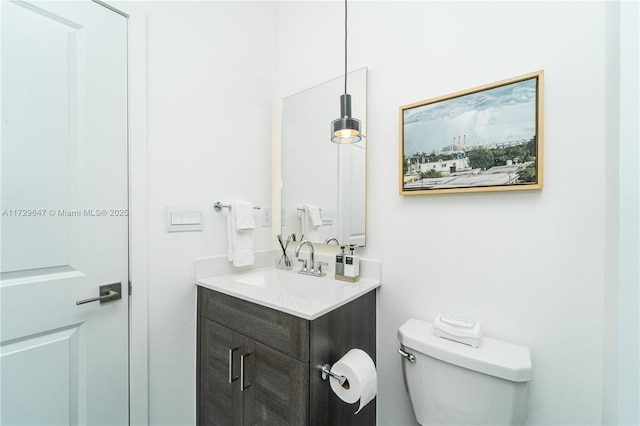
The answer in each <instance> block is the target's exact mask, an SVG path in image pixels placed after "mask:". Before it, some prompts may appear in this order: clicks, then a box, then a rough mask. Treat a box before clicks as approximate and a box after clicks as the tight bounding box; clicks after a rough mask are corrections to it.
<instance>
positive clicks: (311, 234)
mask: <svg viewBox="0 0 640 426" xmlns="http://www.w3.org/2000/svg"><path fill="white" fill-rule="evenodd" d="M309 205H310V204H305V205H303V206H302V210H300V211H299V216H300V224H301V228H302V229H301V232H302V234H304V239H305V240H309V241H319V240H320V233H319V230H318V227H317V226H314V225H313V223H312V221H311V215H309V208H308V206H309ZM316 208H317V207H316ZM318 216H320V209H318ZM320 224H322V218H320Z"/></svg>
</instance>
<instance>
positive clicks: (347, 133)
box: [331, 0, 362, 143]
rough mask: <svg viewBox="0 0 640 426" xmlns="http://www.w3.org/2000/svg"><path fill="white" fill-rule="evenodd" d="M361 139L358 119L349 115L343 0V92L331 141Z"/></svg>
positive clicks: (349, 103) (333, 122) (345, 22)
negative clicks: (338, 116) (338, 115)
mask: <svg viewBox="0 0 640 426" xmlns="http://www.w3.org/2000/svg"><path fill="white" fill-rule="evenodd" d="M361 140H362V133H360V120H358V119H357V118H353V117H351V95H349V94H348V93H347V0H344V94H343V95H341V96H340V118H338V119H336V120H333V121H332V122H331V142H335V143H356V142H360V141H361Z"/></svg>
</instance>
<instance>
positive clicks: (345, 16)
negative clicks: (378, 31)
mask: <svg viewBox="0 0 640 426" xmlns="http://www.w3.org/2000/svg"><path fill="white" fill-rule="evenodd" d="M344 94H345V95H346V94H347V0H344Z"/></svg>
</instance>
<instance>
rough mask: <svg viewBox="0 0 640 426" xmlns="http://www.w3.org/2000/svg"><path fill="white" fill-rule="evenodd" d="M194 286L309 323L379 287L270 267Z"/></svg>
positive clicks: (369, 281)
mask: <svg viewBox="0 0 640 426" xmlns="http://www.w3.org/2000/svg"><path fill="white" fill-rule="evenodd" d="M197 284H198V285H200V286H203V287H207V288H210V289H212V290H216V291H219V292H222V293H225V294H228V295H230V296H235V297H238V298H241V299H244V300H248V301H251V302H255V303H257V304H260V305H263V306H267V307H270V308H273V309H277V310H279V311H281V312H287V313H289V314H292V315H295V316H298V317H301V318H305V319H309V320H312V319H315V318H318V317H320V316H322V315H324V314H325V313H327V312H330V311H332V310H334V309H336V308H338V307H340V306H342V305H344V304H346V303H348V302H350V301H351V300H354V299H356V298H358V297H360V296H362V295H363V294H365V293H368V292H369V291H371V290H373V289H374V288H376V287H379V286H380V281H377V280H372V279H365V278H361V279H360V281H358V282H356V283H350V282H345V281H339V280H336V279H334V278H333V276H330V275H327V276H324V277H312V276H308V275H302V274H298V273H297V272H296V271H283V270H280V269H275V268H272V267H270V268H260V269H253V270H248V271H242V272H237V273H233V274H227V275H219V276H215V277H210V278H204V279H200V280H198V281H197Z"/></svg>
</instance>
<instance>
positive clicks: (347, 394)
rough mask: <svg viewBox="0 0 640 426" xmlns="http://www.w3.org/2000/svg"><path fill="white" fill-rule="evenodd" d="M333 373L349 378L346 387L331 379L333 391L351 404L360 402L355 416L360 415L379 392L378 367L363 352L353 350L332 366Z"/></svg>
mask: <svg viewBox="0 0 640 426" xmlns="http://www.w3.org/2000/svg"><path fill="white" fill-rule="evenodd" d="M331 372H332V373H335V374H338V375H340V376H345V377H346V378H347V382H346V383H345V384H344V385H340V382H338V380H337V379H334V378H331V379H330V382H331V389H332V390H333V393H335V394H336V395H337V396H338V398H340V399H341V400H343V401H344V402H346V403H349V404H353V403H354V402H356V401H358V400H360V407H359V408H358V411H356V412H355V414H358V413H359V412H360V410H362V407H364V406H365V405H367V404H368V403H369V402H370V401H371V400H372V399H373V398H374V397H375V396H376V392H377V390H378V375H377V373H376V366H375V364H374V363H373V360H372V359H371V357H370V356H369V355H368V354H367V353H366V352H364V351H363V350H361V349H351V350H350V351H349V352H347V353H346V354H345V355H344V356H343V357H342V358H340V359H339V360H338V362H336V363H335V364H333V365H332V366H331Z"/></svg>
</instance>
